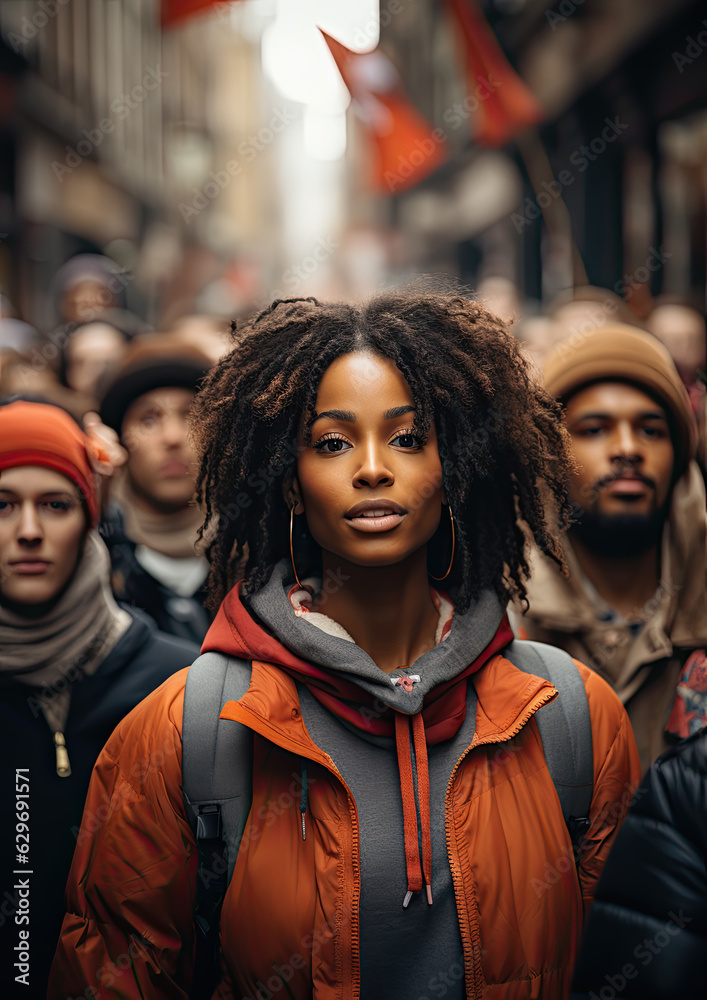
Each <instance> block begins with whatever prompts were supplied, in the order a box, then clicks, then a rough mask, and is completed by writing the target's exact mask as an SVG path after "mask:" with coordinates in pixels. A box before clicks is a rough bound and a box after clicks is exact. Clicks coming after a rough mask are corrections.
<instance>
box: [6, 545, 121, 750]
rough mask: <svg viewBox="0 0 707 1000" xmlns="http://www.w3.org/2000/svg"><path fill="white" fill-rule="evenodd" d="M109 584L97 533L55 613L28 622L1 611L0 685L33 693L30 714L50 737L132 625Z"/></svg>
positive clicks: (107, 562)
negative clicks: (9, 683)
mask: <svg viewBox="0 0 707 1000" xmlns="http://www.w3.org/2000/svg"><path fill="white" fill-rule="evenodd" d="M109 581H110V558H109V556H108V550H107V549H106V547H105V544H104V543H103V541H102V539H101V537H100V536H99V534H98V532H97V531H95V530H93V531H90V532H89V533H88V535H87V536H86V542H85V544H84V549H83V554H82V556H81V559H80V560H79V564H78V566H77V568H76V572H75V574H74V576H73V579H72V580H71V583H70V584H69V586H68V587H67V588H66V590H65V592H64V593H63V594H62V596H61V598H60V599H59V601H57V603H56V604H55V605H54V607H53V608H52V610H51V611H49V612H48V613H47V614H46V615H44V616H43V617H42V618H24V617H22V616H21V615H18V614H16V613H15V612H13V611H10V610H9V609H8V608H6V607H2V606H0V682H1V681H2V680H3V679H5V678H11V679H12V680H13V681H19V682H20V683H22V684H26V685H27V686H28V688H32V689H33V690H32V692H31V694H30V696H29V697H28V701H29V702H30V705H31V707H32V710H33V711H34V708H35V706H36V707H37V708H39V709H41V711H42V712H43V713H44V715H45V717H46V720H47V722H48V724H49V727H50V729H51V730H52V732H57V731H63V729H64V725H65V723H66V719H67V716H68V713H69V701H70V696H71V685H72V683H73V682H74V681H75V680H78V679H79V678H81V677H84V676H86V675H88V674H92V673H93V672H94V671H95V670H96V669H97V668H98V666H99V664H100V663H102V661H103V660H104V659H105V658H106V656H107V655H108V653H109V652H110V650H111V649H112V648H113V646H114V645H115V643H116V642H117V641H118V639H119V638H120V636H121V635H123V633H124V632H125V631H126V630H127V628H128V626H129V625H130V622H131V618H130V615H129V614H128V613H127V611H123V610H122V609H121V608H119V607H118V605H117V604H116V602H115V599H114V597H113V595H112V593H111V590H110V582H109ZM35 714H36V713H35Z"/></svg>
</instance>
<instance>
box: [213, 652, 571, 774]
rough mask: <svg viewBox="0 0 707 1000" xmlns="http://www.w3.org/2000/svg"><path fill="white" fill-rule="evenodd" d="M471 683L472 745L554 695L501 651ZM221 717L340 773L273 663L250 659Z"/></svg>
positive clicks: (512, 725) (513, 728)
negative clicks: (238, 693)
mask: <svg viewBox="0 0 707 1000" xmlns="http://www.w3.org/2000/svg"><path fill="white" fill-rule="evenodd" d="M473 684H474V688H475V690H476V696H477V708H476V731H475V733H474V738H473V740H472V742H471V744H470V748H473V747H475V746H479V745H480V744H482V743H501V742H503V741H505V740H509V739H511V738H512V737H513V736H515V735H516V734H517V733H518V732H519V731H520V730H521V729H522V728H523V726H524V725H525V724H526V722H528V720H529V719H530V718H531V717H532V716H533V715H534V714H535V712H536V711H537V710H538V709H539V708H540V707H541V706H542V705H544V704H546V703H547V702H550V701H552V700H553V699H554V698H555V697H556V695H557V689H556V688H555V687H554V685H553V684H552V683H551V682H550V681H548V680H545V679H544V678H542V677H537V676H536V675H535V674H527V673H524V672H523V671H522V670H519V669H518V668H517V667H516V666H514V665H513V664H512V663H511V662H510V660H507V659H506V658H505V657H504V656H503V655H502V654H500V653H499V654H497V655H496V656H493V657H492V658H491V659H490V660H489V661H488V662H487V663H485V664H484V666H483V667H482V668H481V669H480V670H479V671H478V672H477V673H476V674H475V675H474V678H473ZM221 718H222V719H231V720H233V721H235V722H240V723H242V724H243V725H246V726H248V727H249V728H250V729H252V730H253V731H254V732H257V733H259V734H260V735H261V736H263V737H265V738H266V739H268V740H270V741H271V742H272V743H275V744H277V745H278V746H280V747H282V749H283V750H289V751H290V752H291V753H295V754H298V755H299V756H305V757H308V758H309V759H310V760H315V761H318V762H319V763H321V764H323V765H324V767H326V768H328V770H330V771H333V772H334V773H335V774H338V771H337V769H336V766H335V765H334V762H333V761H332V759H331V757H330V756H329V754H327V753H325V751H323V750H322V749H321V748H320V747H319V746H317V744H316V743H315V742H314V741H313V740H312V738H311V736H310V735H309V733H308V732H307V728H306V726H305V724H304V721H303V719H302V713H301V711H300V704H299V696H298V694H297V686H296V683H295V681H294V680H293V679H292V678H291V677H290V676H288V674H286V673H285V672H284V671H282V670H280V669H279V668H278V667H277V666H276V665H275V664H273V663H266V662H260V661H257V660H256V661H253V672H252V677H251V682H250V687H249V688H248V690H247V692H246V693H245V694H244V695H243V697H242V698H241V699H240V700H239V701H229V702H226V704H225V705H224V706H223V709H222V710H221ZM467 749H469V748H467ZM342 780H343V779H342Z"/></svg>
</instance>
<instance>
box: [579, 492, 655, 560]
mask: <svg viewBox="0 0 707 1000" xmlns="http://www.w3.org/2000/svg"><path fill="white" fill-rule="evenodd" d="M668 510H669V504H667V503H665V504H663V506H662V507H659V508H658V509H657V510H654V511H651V513H650V514H631V513H626V514H601V513H599V512H598V511H596V510H588V509H587V508H586V507H579V506H577V505H574V512H573V514H574V517H575V518H576V521H575V522H574V524H572V526H571V527H570V529H569V533H570V538H572V537H574V538H578V539H579V541H580V542H582V543H583V544H584V545H585V546H586V547H587V548H588V549H591V551H592V552H596V553H597V554H598V555H601V556H613V557H615V558H617V559H631V558H633V557H635V556H640V555H643V553H644V552H648V551H649V550H650V549H652V548H653V546H655V545H658V544H659V542H660V538H661V535H662V533H663V525H664V524H665V522H666V519H667V517H668Z"/></svg>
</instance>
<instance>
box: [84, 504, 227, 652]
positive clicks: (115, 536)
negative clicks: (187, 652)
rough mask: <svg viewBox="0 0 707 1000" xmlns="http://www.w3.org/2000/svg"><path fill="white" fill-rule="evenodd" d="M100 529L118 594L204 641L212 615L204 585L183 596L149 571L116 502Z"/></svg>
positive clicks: (181, 634) (168, 627)
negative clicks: (140, 556)
mask: <svg viewBox="0 0 707 1000" xmlns="http://www.w3.org/2000/svg"><path fill="white" fill-rule="evenodd" d="M99 530H100V533H101V537H102V538H103V541H104V542H105V543H106V545H107V547H108V551H109V553H110V562H111V588H112V590H113V593H114V594H115V596H116V598H117V599H118V600H119V601H122V602H123V603H124V604H129V605H130V606H131V607H134V608H140V609H141V610H142V611H145V612H146V613H147V614H148V615H149V616H150V617H151V618H152V620H153V621H154V622H155V624H156V625H157V627H158V628H159V629H161V630H162V631H163V632H167V633H168V634H169V635H175V636H177V637H178V638H180V639H187V640H188V641H189V642H195V643H197V644H198V645H201V643H202V641H203V638H204V636H205V635H206V632H207V629H208V627H209V624H210V622H211V617H212V616H211V615H210V614H209V613H208V612H207V611H206V610H205V609H204V601H205V600H206V591H205V590H204V588H203V587H200V588H199V589H198V590H197V591H196V593H195V594H193V595H192V596H191V597H182V596H181V595H180V594H177V593H175V592H174V591H173V590H170V588H169V587H165V585H164V584H163V583H160V581H159V580H156V579H155V578H154V576H152V574H151V573H148V572H147V570H146V569H145V568H144V566H141V565H140V563H139V562H138V560H137V558H136V556H135V548H136V545H135V542H133V541H132V540H131V539H130V538H128V537H127V535H126V534H125V530H124V527H123V518H122V516H121V513H120V509H119V508H118V507H117V506H116V505H115V504H111V506H110V507H109V508H108V511H107V514H106V518H105V520H104V521H103V522H102V523H101V525H100V527H99Z"/></svg>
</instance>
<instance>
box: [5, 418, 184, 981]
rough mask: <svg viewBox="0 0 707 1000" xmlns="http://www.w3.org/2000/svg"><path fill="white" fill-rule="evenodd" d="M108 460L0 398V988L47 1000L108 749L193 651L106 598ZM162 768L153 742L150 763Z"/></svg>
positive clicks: (99, 818) (62, 422) (59, 423)
mask: <svg viewBox="0 0 707 1000" xmlns="http://www.w3.org/2000/svg"><path fill="white" fill-rule="evenodd" d="M107 459H108V456H107V455H106V454H102V453H101V452H100V450H99V449H98V448H97V447H96V446H95V445H94V443H92V441H91V439H89V437H88V436H87V435H86V434H84V433H83V432H82V431H81V429H80V428H79V427H78V425H77V424H76V423H75V422H74V421H73V419H72V418H71V417H70V416H69V415H68V414H67V413H66V412H64V411H63V410H61V409H59V408H58V407H56V406H53V405H50V404H46V403H36V402H28V401H23V400H20V401H14V402H8V403H7V404H5V405H0V790H1V792H2V804H3V807H4V809H3V822H2V823H1V824H0V858H1V859H2V862H3V867H2V875H1V881H2V884H1V885H0V982H1V983H2V984H3V996H22V997H30V998H32V1000H34V998H37V1000H39V998H44V997H45V996H46V990H47V980H48V975H49V967H50V964H51V960H52V957H53V954H54V948H55V945H56V941H57V938H58V935H59V929H60V927H61V920H62V916H63V913H64V886H65V883H66V879H67V875H68V872H69V867H70V864H71V858H72V855H73V851H74V847H75V845H76V839H77V837H78V835H79V828H80V824H81V817H82V813H83V807H84V801H85V798H86V792H87V790H88V783H89V779H90V776H91V771H92V769H93V765H94V763H95V760H96V758H97V756H98V754H99V752H100V751H101V749H102V747H103V744H104V743H105V742H106V740H107V739H108V737H109V736H110V734H111V732H112V731H113V729H114V728H115V726H116V725H117V724H118V722H120V720H121V719H122V718H123V716H125V715H127V713H128V712H130V711H131V710H132V709H133V708H134V707H135V705H137V704H138V702H140V701H141V700H142V699H143V698H144V697H146V696H147V695H148V694H149V693H150V692H151V691H152V690H154V689H155V688H156V687H158V686H159V685H160V684H161V683H162V681H164V680H165V679H166V678H167V677H169V676H170V675H171V674H173V673H174V672H175V671H176V670H179V669H180V668H181V667H185V666H188V665H189V664H190V663H191V662H192V661H193V660H194V659H195V658H196V656H197V655H198V648H197V647H196V646H195V645H192V644H190V643H189V642H184V641H178V640H176V639H174V638H172V637H170V636H167V635H165V634H163V633H161V632H158V631H157V629H156V627H155V625H154V623H153V622H152V621H151V620H150V619H149V618H148V617H147V616H145V615H142V614H141V613H139V612H135V611H133V610H132V609H130V610H129V609H126V608H124V607H120V606H119V605H118V604H117V603H116V601H115V600H114V598H113V595H112V594H111V590H110V560H109V557H108V552H107V550H106V547H105V545H104V544H103V542H102V540H101V538H100V536H99V535H98V532H97V530H96V524H97V521H98V514H99V504H98V492H97V485H96V482H97V476H96V475H95V474H94V471H93V470H94V468H97V467H98V463H99V462H103V463H105V462H106V461H107ZM160 763H161V762H160V760H159V748H158V750H157V751H156V753H155V755H154V759H152V760H151V761H149V762H148V764H147V766H155V767H159V766H160ZM126 791H127V792H129V789H126ZM104 819H105V815H103V814H102V811H101V808H100V807H99V808H98V809H97V810H96V812H95V815H93V816H87V817H84V821H85V822H86V823H88V824H89V826H90V827H91V828H93V829H97V828H98V826H100V824H101V823H102V822H103V820H104ZM10 985H11V986H12V990H9V986H10Z"/></svg>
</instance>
